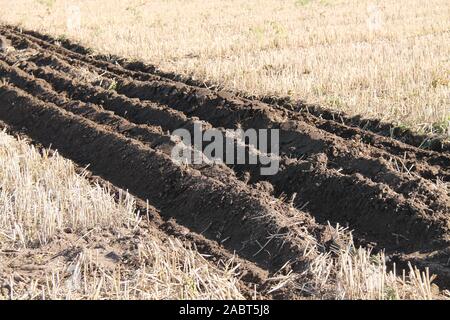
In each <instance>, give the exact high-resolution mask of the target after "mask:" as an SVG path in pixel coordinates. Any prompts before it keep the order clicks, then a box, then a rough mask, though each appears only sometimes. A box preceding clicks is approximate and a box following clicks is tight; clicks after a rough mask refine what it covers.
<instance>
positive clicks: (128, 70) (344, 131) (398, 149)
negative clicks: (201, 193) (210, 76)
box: [7, 28, 450, 165]
mask: <svg viewBox="0 0 450 320" xmlns="http://www.w3.org/2000/svg"><path fill="white" fill-rule="evenodd" d="M7 30H8V31H13V28H8V29H7ZM16 32H17V31H16ZM23 35H24V36H26V37H27V39H28V40H30V41H33V42H35V43H37V44H38V45H40V46H43V47H45V48H47V49H52V50H57V51H58V52H60V53H61V54H62V57H65V56H70V57H71V58H72V59H75V60H78V61H81V62H83V63H86V64H91V65H92V66H94V67H96V68H102V69H106V70H109V71H110V72H111V73H112V74H115V75H116V76H119V77H132V78H133V79H135V80H140V81H147V82H152V81H165V82H166V83H168V84H170V85H173V84H176V83H180V82H183V83H184V84H186V85H188V86H190V87H197V88H198V89H200V90H203V89H204V85H202V84H200V83H198V82H196V81H193V80H189V79H185V78H184V77H182V76H179V75H175V74H172V75H170V74H166V73H163V72H158V71H156V70H155V68H152V67H149V66H146V65H144V64H143V63H141V62H127V61H126V60H125V59H118V60H120V62H121V65H120V66H118V65H115V64H112V63H111V62H110V61H107V60H104V59H102V58H95V57H92V56H90V57H86V56H85V55H83V54H80V53H79V52H80V51H81V52H82V53H86V52H87V51H88V50H86V49H84V48H83V47H81V46H79V45H76V44H73V43H70V42H69V41H65V43H64V45H63V46H62V47H56V48H55V46H54V45H53V43H54V42H55V39H53V38H51V37H49V36H45V35H41V34H39V33H37V32H34V31H24V33H23ZM67 47H68V48H67ZM71 49H73V50H71ZM115 60H117V59H115ZM71 62H73V60H72V61H71ZM240 99H241V100H242V101H244V102H249V101H253V102H255V103H257V102H258V101H259V102H262V100H267V99H262V100H255V99H246V98H240ZM262 103H264V102H262ZM268 103H270V102H268ZM272 106H273V107H274V108H276V109H281V110H280V111H282V112H288V113H289V115H290V116H291V117H293V118H299V117H300V118H302V119H303V120H302V121H306V122H308V123H311V124H314V125H315V126H317V127H318V128H320V129H323V130H325V131H328V132H330V133H332V134H336V135H339V136H342V137H343V138H350V137H356V138H362V139H361V140H362V141H363V142H365V143H368V144H372V145H375V146H377V147H380V148H383V149H385V150H386V151H389V152H390V153H392V154H395V155H397V156H404V154H405V153H413V159H416V158H417V159H419V160H424V159H428V158H430V162H429V163H430V164H432V165H433V164H436V165H437V164H439V163H442V161H444V162H446V163H448V161H449V158H450V156H449V155H447V156H445V157H442V156H440V155H436V153H433V152H428V151H425V150H421V149H417V148H416V147H417V146H419V145H422V143H423V141H424V139H425V138H424V137H423V136H416V137H414V135H412V134H409V135H408V137H409V140H413V141H414V142H413V145H415V146H416V147H414V146H409V145H407V144H405V143H401V142H399V141H398V140H394V139H390V138H387V137H385V136H383V135H379V134H376V133H374V132H371V131H368V130H363V129H361V128H359V127H355V126H351V125H350V126H349V125H344V124H342V123H340V122H339V121H335V119H334V115H333V113H332V112H330V111H328V110H324V109H320V110H317V112H309V111H307V112H293V111H292V110H290V109H289V108H286V107H283V103H281V104H280V103H278V102H277V101H275V102H272ZM347 118H348V117H345V119H346V123H349V124H352V123H354V122H356V120H355V121H350V120H349V119H347ZM356 118H357V117H356ZM339 119H343V118H342V116H340V117H339ZM367 121H368V120H367ZM367 121H366V122H367ZM379 125H380V124H378V126H379ZM376 126H377V125H375V127H376ZM386 126H389V125H384V126H382V127H386ZM389 128H391V126H389ZM388 131H389V130H388ZM447 147H448V146H447ZM441 149H442V146H441ZM441 149H439V150H441ZM430 156H431V157H430ZM435 156H436V157H435Z"/></svg>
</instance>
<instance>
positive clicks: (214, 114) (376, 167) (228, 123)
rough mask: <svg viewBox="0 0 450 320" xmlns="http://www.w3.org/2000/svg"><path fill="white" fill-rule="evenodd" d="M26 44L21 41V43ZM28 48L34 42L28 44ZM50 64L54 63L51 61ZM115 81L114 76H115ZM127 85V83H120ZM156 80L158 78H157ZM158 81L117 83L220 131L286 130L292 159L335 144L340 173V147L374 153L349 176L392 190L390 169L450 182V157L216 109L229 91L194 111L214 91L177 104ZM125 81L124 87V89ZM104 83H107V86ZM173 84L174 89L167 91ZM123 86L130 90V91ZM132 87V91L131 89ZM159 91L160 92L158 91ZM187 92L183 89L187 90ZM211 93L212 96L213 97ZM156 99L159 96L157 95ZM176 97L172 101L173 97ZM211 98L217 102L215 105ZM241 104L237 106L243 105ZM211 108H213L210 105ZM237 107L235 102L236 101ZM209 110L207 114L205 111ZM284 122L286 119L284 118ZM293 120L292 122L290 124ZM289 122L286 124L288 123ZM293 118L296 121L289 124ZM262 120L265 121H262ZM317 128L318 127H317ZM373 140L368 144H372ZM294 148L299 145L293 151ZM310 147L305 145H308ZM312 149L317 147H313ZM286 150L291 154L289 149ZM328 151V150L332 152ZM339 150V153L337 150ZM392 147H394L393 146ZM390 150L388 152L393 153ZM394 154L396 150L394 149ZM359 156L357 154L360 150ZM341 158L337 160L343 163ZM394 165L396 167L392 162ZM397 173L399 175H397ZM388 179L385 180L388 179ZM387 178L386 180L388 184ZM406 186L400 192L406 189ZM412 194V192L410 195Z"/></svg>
mask: <svg viewBox="0 0 450 320" xmlns="http://www.w3.org/2000/svg"><path fill="white" fill-rule="evenodd" d="M21 41H22V39H21ZM28 45H29V43H28ZM60 58H62V59H64V58H63V57H60ZM47 59H48V60H47V61H45V60H46V59H45V58H44V61H42V63H43V64H47V63H48V64H51V65H53V66H54V67H59V68H62V69H63V70H64V71H65V72H70V71H69V70H67V68H73V67H72V66H71V65H67V66H64V65H61V64H64V62H63V61H58V58H55V57H47ZM50 60H51V61H52V62H51V63H50ZM70 62H71V63H73V61H70ZM112 77H114V76H112ZM121 81H122V82H121ZM155 81H156V80H155ZM156 82H157V83H155V82H154V83H153V84H151V85H147V84H146V83H139V82H138V81H131V82H129V81H128V80H126V79H125V80H123V79H119V80H118V88H117V89H118V92H120V93H123V94H125V95H128V96H131V97H138V98H140V99H149V100H151V101H153V102H156V103H161V102H163V103H165V104H168V105H170V106H171V107H172V108H174V107H175V109H177V110H179V111H182V112H184V113H185V114H186V115H192V116H198V117H200V118H201V119H202V120H205V121H209V122H210V123H212V124H213V125H214V126H216V127H220V126H223V127H225V128H234V127H236V126H238V125H241V124H242V123H244V124H245V125H246V127H252V128H259V127H265V126H272V127H277V128H281V129H282V133H285V138H286V139H287V140H288V141H290V142H291V145H288V146H285V150H282V151H284V153H285V154H287V155H289V156H294V157H301V156H302V155H304V154H311V153H313V152H318V151H317V148H319V150H320V151H323V150H322V149H324V148H325V147H327V146H330V145H333V146H338V147H336V148H334V149H332V150H331V151H330V150H325V152H328V153H327V155H328V156H329V157H331V158H333V157H334V154H335V153H336V152H338V153H340V154H341V155H340V157H339V158H341V159H340V161H336V159H332V161H330V165H334V167H335V168H336V169H340V167H344V169H345V165H346V164H348V159H347V158H346V155H345V154H346V153H347V149H346V148H339V146H340V145H343V144H350V147H351V149H352V150H359V152H362V153H364V154H367V153H368V154H369V156H370V157H372V158H374V159H375V160H373V161H369V162H370V163H367V165H364V162H365V161H366V160H365V159H360V161H358V163H356V166H357V170H355V169H352V168H351V169H347V172H348V173H355V172H358V173H361V174H363V175H369V176H368V177H369V178H370V179H372V180H374V181H378V182H384V183H387V184H389V185H390V186H391V187H396V186H398V185H399V184H400V182H399V181H397V180H396V179H394V181H392V177H393V175H392V174H391V173H390V171H393V170H394V171H402V170H403V171H405V172H407V173H408V174H409V173H413V174H418V175H420V176H421V177H422V178H424V179H428V180H431V181H432V182H436V179H442V180H444V181H449V180H450V171H449V170H448V169H447V168H448V166H449V165H450V160H449V157H446V156H444V155H433V156H432V157H431V158H427V159H426V160H427V161H428V162H429V164H426V163H423V161H422V160H420V158H421V157H418V156H417V155H416V154H417V151H418V149H416V148H412V147H406V148H403V149H402V148H400V149H399V147H398V146H397V145H398V143H396V142H395V143H394V145H395V146H396V147H397V148H394V149H395V150H394V151H395V154H399V153H400V154H401V156H395V155H393V154H390V153H389V152H386V151H385V150H381V149H380V148H378V147H381V146H383V145H379V144H378V143H377V141H378V140H376V139H375V140H374V139H373V137H369V136H367V135H365V134H363V133H364V131H361V132H360V133H358V132H356V133H355V129H352V128H346V129H345V130H344V131H343V130H337V131H338V132H341V133H342V135H343V137H345V138H347V139H349V138H352V139H355V141H349V140H343V139H339V137H337V136H333V135H329V134H327V133H325V132H326V131H325V132H323V131H321V130H319V129H320V128H322V127H327V128H328V126H329V124H324V123H323V121H322V122H321V121H320V120H319V119H316V120H315V121H313V123H314V124H315V125H318V127H319V129H317V128H316V127H314V126H311V125H309V124H308V122H311V121H307V122H305V121H304V120H305V118H304V117H299V116H295V115H293V114H292V113H289V112H288V111H286V110H285V111H284V112H281V114H280V115H279V117H275V118H274V117H273V112H272V111H274V110H267V109H268V106H266V107H267V108H258V106H256V107H255V108H252V106H253V104H252V102H250V101H246V102H245V101H244V102H245V103H244V105H245V106H246V107H245V108H242V105H241V106H238V108H237V109H236V108H234V109H233V108H231V106H230V105H228V106H227V108H223V106H222V107H220V106H219V107H218V106H217V105H216V103H218V104H220V105H223V104H224V103H225V104H226V102H224V101H219V102H217V101H216V100H221V99H220V98H223V99H222V100H224V99H225V100H227V98H228V97H230V95H227V94H226V93H219V94H218V96H219V99H216V98H217V97H213V98H211V97H206V98H205V97H203V98H202V100H203V102H201V103H205V102H206V103H207V104H208V105H207V106H200V107H195V106H194V107H189V105H191V104H192V101H193V100H196V98H197V97H196V94H197V93H200V96H201V95H202V94H204V95H206V96H208V95H210V94H209V93H211V92H210V91H208V90H206V89H199V90H197V91H199V92H194V93H192V92H190V93H189V92H184V94H183V89H186V88H183V86H182V88H181V89H180V93H182V94H181V96H179V97H176V98H175V100H174V99H172V100H171V99H170V98H171V97H170V96H173V95H174V94H175V93H178V91H177V88H178V87H179V85H178V84H176V83H166V82H164V81H156ZM124 83H125V85H124ZM103 84H104V85H105V83H103ZM110 84H111V82H109V83H108V84H106V87H108V86H110ZM137 84H138V87H140V88H141V89H140V90H139V89H136V86H137ZM168 86H169V87H168ZM124 87H126V88H128V89H125V88H124ZM130 87H131V88H130ZM136 90H137V91H142V92H137V93H136V92H134V91H136ZM155 90H156V92H155ZM186 90H188V91H189V88H187V89H186ZM186 90H184V91H186ZM211 94H212V93H211ZM221 94H222V95H224V96H223V97H221ZM155 96H156V97H155ZM186 96H187V100H188V101H187V105H186V103H183V102H185V101H184V100H186ZM172 98H173V97H172ZM236 99H237V98H236V97H233V96H231V98H230V99H228V100H236ZM210 100H214V101H212V103H211V101H210ZM180 102H181V103H182V105H181V106H179V104H180ZM238 102H239V103H241V104H242V102H243V101H238ZM239 103H237V104H238V105H239ZM195 104H196V103H195V101H194V105H195ZM211 104H212V105H211ZM235 104H236V103H235ZM231 105H233V101H231ZM262 106H263V107H264V105H263V104H262ZM204 109H207V110H204ZM255 113H256V116H255ZM286 114H289V117H290V118H286ZM255 117H256V118H258V120H255ZM248 118H251V119H250V121H248ZM242 119H246V120H247V121H245V120H244V121H243V120H242ZM280 119H281V120H280ZM286 119H288V120H286ZM285 120H286V121H285ZM289 120H291V121H289ZM261 122H262V123H261ZM290 122H296V123H300V124H301V127H300V128H298V130H295V131H297V133H298V131H299V130H302V129H304V128H306V129H307V130H309V131H314V132H313V133H314V134H315V135H317V136H319V137H318V139H319V140H321V141H322V142H324V141H325V142H327V144H326V145H324V144H323V143H322V144H319V145H318V144H317V143H315V142H316V141H315V140H314V139H309V140H308V138H311V135H310V136H309V137H305V136H303V135H298V136H297V137H296V140H295V141H292V136H293V134H294V133H293V132H292V131H291V130H289V126H290ZM282 125H285V128H286V127H287V128H288V130H283V129H284V128H283V126H282ZM312 128H313V129H312ZM328 130H329V131H332V132H334V133H336V132H335V131H336V130H333V126H332V127H331V128H328ZM368 139H369V140H368ZM380 139H381V140H382V141H385V140H386V141H394V140H392V139H386V138H380ZM364 142H368V143H369V144H372V145H378V147H369V145H368V144H365V143H364ZM292 145H295V146H294V147H293V146H292ZM305 145H306V146H305ZM311 146H312V148H311ZM286 149H287V150H286ZM328 149H329V148H328ZM336 149H337V150H336ZM391 149H392V148H391ZM388 151H389V150H388ZM391 151H392V150H391ZM356 153H357V152H356ZM425 154H428V155H429V153H427V152H425ZM355 156H356V155H355V154H353V155H352V156H351V158H354V157H355ZM339 158H338V159H337V160H339ZM391 162H394V163H391ZM368 165H371V166H372V169H371V170H370V171H364V169H365V168H366V167H367V166H368ZM373 172H376V173H377V176H376V177H375V178H373V177H372V176H370V174H373ZM394 175H395V174H394ZM383 176H386V177H383ZM383 179H384V181H383ZM409 188H410V186H409V185H408V186H407V189H408V190H409ZM402 189H403V188H400V190H402ZM407 192H408V191H407Z"/></svg>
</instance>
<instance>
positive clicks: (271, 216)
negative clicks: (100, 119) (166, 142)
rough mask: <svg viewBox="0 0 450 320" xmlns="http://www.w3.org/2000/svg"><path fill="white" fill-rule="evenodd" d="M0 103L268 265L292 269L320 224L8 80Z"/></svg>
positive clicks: (123, 182) (104, 171) (49, 138)
mask: <svg viewBox="0 0 450 320" xmlns="http://www.w3.org/2000/svg"><path fill="white" fill-rule="evenodd" d="M0 103H1V108H0V117H1V118H2V119H3V120H4V121H6V122H7V123H8V124H10V125H12V126H15V127H25V128H27V133H28V134H29V135H30V136H31V137H32V138H33V139H35V140H37V141H39V142H41V143H42V144H44V145H50V144H51V145H52V146H53V147H54V148H56V149H58V150H59V151H60V152H61V153H62V154H63V155H66V156H67V157H68V158H71V159H73V160H74V161H76V162H77V163H78V164H80V165H83V166H85V165H88V164H89V165H90V169H91V170H92V171H93V172H94V173H96V174H99V175H101V176H103V177H105V178H106V179H108V180H109V181H111V182H112V183H114V184H115V185H117V186H119V187H121V188H123V189H127V190H129V191H130V192H131V193H133V194H135V195H137V196H138V197H140V198H142V199H149V201H150V202H151V203H153V204H154V205H155V207H156V208H157V209H158V210H160V212H161V214H162V216H163V217H165V218H175V219H177V221H179V222H181V223H182V224H183V225H185V226H187V227H189V228H190V229H192V230H194V231H195V232H199V233H200V234H203V235H206V236H207V237H208V238H210V239H215V240H217V241H219V242H221V243H222V244H223V245H224V246H225V247H226V248H228V249H229V250H231V251H236V252H237V253H238V254H239V255H240V256H241V257H244V258H246V259H248V260H250V261H253V262H255V263H257V264H258V265H259V266H261V267H263V268H265V269H267V270H269V271H271V272H275V271H277V270H278V269H279V268H280V267H281V266H282V265H284V264H285V263H286V262H288V261H290V262H291V266H292V268H293V270H294V271H301V270H303V269H304V267H305V264H306V263H308V259H309V258H306V257H304V256H303V252H304V250H305V249H306V248H308V247H309V246H310V245H311V244H312V243H314V240H313V239H312V238H311V236H310V234H313V235H317V236H318V238H320V237H321V234H322V232H323V230H322V228H321V227H320V226H318V225H317V224H315V222H314V221H313V219H311V218H310V217H309V216H308V215H307V214H304V213H302V212H300V211H298V210H295V209H293V208H292V207H289V206H286V205H285V204H283V203H281V202H280V201H276V200H275V199H273V198H271V197H264V195H262V194H261V193H260V192H257V191H256V190H252V189H249V188H248V187H247V186H246V185H245V184H243V183H241V182H239V181H237V180H235V179H233V178H232V177H229V178H228V180H225V181H219V180H217V179H213V178H209V177H205V176H203V175H201V174H200V172H198V171H197V170H193V169H190V168H185V167H183V166H179V165H176V164H175V163H173V162H172V160H171V159H170V157H167V156H166V155H165V154H163V153H161V152H157V151H154V150H153V149H151V148H149V147H148V146H145V145H143V144H142V143H139V142H138V141H136V140H133V139H128V138H125V137H123V136H121V135H120V134H118V133H115V132H111V131H108V130H107V129H106V128H105V127H104V126H100V125H98V124H95V123H94V122H92V121H90V120H87V119H84V118H82V117H80V116H76V115H73V114H71V113H68V112H66V111H63V110H61V109H59V108H58V107H56V106H55V105H53V104H50V103H46V104H44V103H42V102H41V101H40V100H38V99H36V98H34V97H32V96H30V95H28V94H26V93H25V92H23V91H22V90H20V89H17V88H14V87H11V86H10V85H4V86H2V87H1V88H0ZM294 221H295V223H294V224H293V222H294ZM305 230H307V231H305ZM262 247H263V249H262Z"/></svg>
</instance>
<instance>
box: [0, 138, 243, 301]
mask: <svg viewBox="0 0 450 320" xmlns="http://www.w3.org/2000/svg"><path fill="white" fill-rule="evenodd" d="M119 198H120V199H119V201H115V199H114V198H113V196H112V195H110V193H109V191H108V190H106V189H104V188H103V187H100V186H99V185H91V184H90V183H89V182H88V181H87V180H86V179H85V178H84V177H83V176H80V175H78V174H77V173H76V171H75V167H74V165H73V164H72V162H70V161H68V160H66V159H64V158H62V157H60V156H59V155H57V154H54V155H49V153H48V152H44V153H43V154H41V153H40V152H38V151H37V150H36V149H35V148H33V147H31V146H29V145H27V144H26V143H25V142H24V141H18V140H15V139H14V138H13V137H11V136H9V135H7V134H6V133H4V132H0V211H1V215H0V289H1V290H0V298H2V297H3V298H12V299H25V298H27V299H38V298H39V299H66V298H71V299H105V298H108V299H168V298H169V299H241V298H242V295H241V294H240V293H239V290H238V289H237V278H236V274H235V269H233V268H232V266H231V264H230V263H228V264H226V265H224V266H223V268H221V269H219V268H217V267H215V266H213V265H211V264H210V263H209V262H208V261H206V260H205V259H204V258H203V257H202V256H201V255H200V254H199V253H198V252H196V251H195V250H192V249H190V248H185V247H184V246H183V245H182V243H181V242H180V241H178V240H175V239H171V238H168V237H167V236H164V237H161V235H160V234H159V235H160V236H159V237H158V231H157V230H154V229H151V228H150V229H148V228H145V227H141V226H140V224H141V223H140V222H141V221H140V220H139V219H138V217H137V216H136V214H135V208H134V199H133V198H132V197H131V196H129V195H127V194H125V195H123V197H119Z"/></svg>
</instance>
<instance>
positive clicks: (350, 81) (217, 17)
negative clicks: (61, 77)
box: [0, 0, 450, 133]
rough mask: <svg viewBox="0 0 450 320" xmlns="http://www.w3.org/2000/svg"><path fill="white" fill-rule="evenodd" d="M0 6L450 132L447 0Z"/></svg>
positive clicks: (253, 87)
mask: <svg viewBox="0 0 450 320" xmlns="http://www.w3.org/2000/svg"><path fill="white" fill-rule="evenodd" d="M0 7H1V8H2V12H5V13H6V14H2V17H1V18H0V19H2V20H3V21H5V22H8V23H14V24H20V25H22V26H24V27H27V28H33V29H37V30H40V31H44V32H48V33H51V34H53V35H56V36H64V37H69V38H72V39H75V40H78V41H80V42H81V43H83V44H84V45H87V46H90V47H93V48H94V49H96V50H98V51H100V52H109V53H113V54H118V55H122V56H127V57H130V58H136V59H141V60H145V61H148V62H150V63H153V64H156V65H158V66H159V67H160V68H161V69H163V70H165V71H174V72H177V73H183V74H186V75H191V76H193V77H195V78H198V79H204V80H207V81H209V82H212V83H217V84H220V85H223V86H225V87H226V88H228V89H233V90H238V91H243V92H245V93H249V94H255V95H264V96H265V95H289V96H291V97H293V98H296V99H302V100H306V101H307V102H309V103H320V104H322V105H324V106H327V107H331V108H334V109H337V110H342V111H345V112H348V113H350V114H363V115H365V116H367V117H377V118H381V119H383V120H386V121H394V122H397V123H398V125H401V126H412V127H414V128H415V129H417V130H422V131H428V132H429V131H439V132H441V133H442V132H445V131H446V130H448V122H449V121H450V107H449V106H450V90H449V83H450V59H449V58H448V57H449V53H450V52H449V46H450V7H449V6H448V1H447V0H430V1H422V0H400V1H398V0H388V1H376V0H359V1H355V0H353V1H352V0H320V1H319V0H284V1H280V0H252V1H244V0H231V1H219V0H213V1H206V0H190V1H182V0H170V1H167V0H154V1H144V0H128V1H124V0H112V1H110V0H108V1H106V0H101V1H82V0H73V1H69V0H67V1H54V0H21V1H9V0H0ZM78 13H79V15H78Z"/></svg>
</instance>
